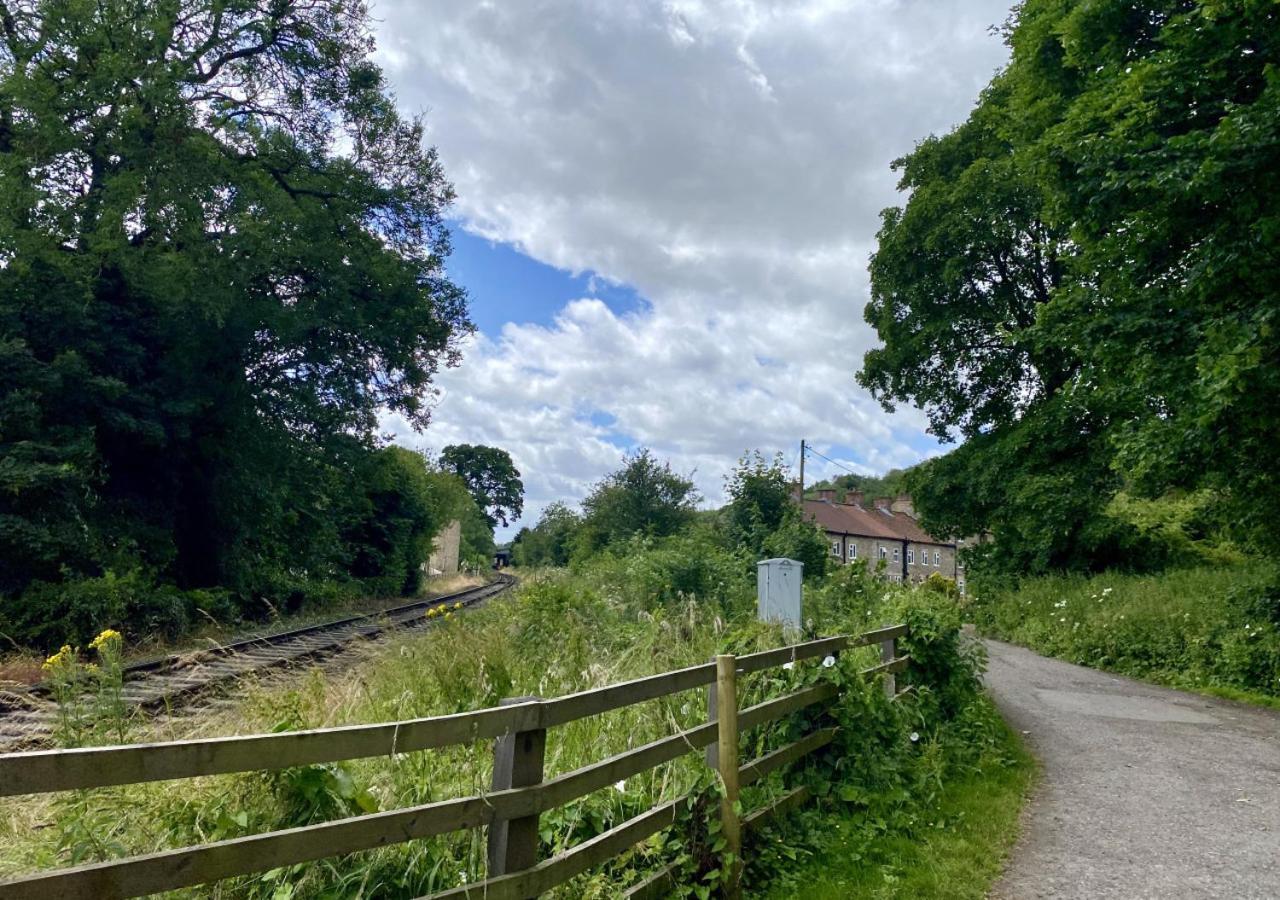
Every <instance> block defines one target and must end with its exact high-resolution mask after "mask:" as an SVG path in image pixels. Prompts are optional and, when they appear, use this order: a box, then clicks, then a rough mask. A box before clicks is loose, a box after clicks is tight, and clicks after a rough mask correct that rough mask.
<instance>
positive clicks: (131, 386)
mask: <svg viewBox="0 0 1280 900" xmlns="http://www.w3.org/2000/svg"><path fill="white" fill-rule="evenodd" d="M3 19H4V21H3V28H2V30H0V396H3V398H4V399H3V401H0V484H2V489H0V596H2V597H3V598H4V601H5V611H6V613H7V612H9V611H12V610H14V609H16V608H21V607H22V606H23V605H24V604H25V602H26V601H25V600H24V599H22V598H23V597H24V594H25V592H27V591H28V590H29V589H33V590H35V591H36V592H37V593H40V592H49V591H54V590H57V587H58V586H67V588H68V590H70V591H71V592H72V593H73V594H76V593H78V594H80V595H83V594H84V593H85V592H84V591H80V590H79V589H77V588H76V587H75V585H76V582H77V580H79V579H99V578H103V577H105V576H106V573H109V572H115V573H117V575H118V576H119V577H121V578H137V579H139V582H140V583H141V582H142V581H148V580H150V581H154V583H155V584H156V585H158V586H160V587H161V588H162V591H164V592H167V590H168V588H169V587H170V586H172V587H174V588H176V589H178V590H180V591H191V590H194V591H218V590H221V589H225V590H226V591H228V592H229V595H230V596H231V597H232V598H233V599H234V600H235V602H236V603H237V604H239V605H242V606H243V607H246V608H248V607H251V606H253V605H255V604H257V605H260V602H261V599H262V598H263V597H264V596H266V595H268V594H269V593H270V592H271V591H273V590H276V589H277V586H278V585H281V584H284V585H286V586H288V585H294V586H297V585H302V584H323V583H330V582H332V581H333V579H334V578H335V577H338V578H339V579H340V578H341V577H342V576H343V575H345V574H346V573H345V568H344V567H345V566H346V564H347V561H348V560H349V559H350V557H351V556H352V555H353V554H352V549H351V548H349V547H346V546H344V544H343V541H342V535H343V533H344V532H346V531H348V530H349V529H350V528H351V527H352V523H351V518H352V515H353V511H352V509H351V507H350V502H349V501H350V499H351V498H353V497H354V498H355V502H356V505H357V506H359V505H361V504H363V502H364V498H362V497H361V491H360V490H359V485H358V484H357V483H356V480H355V479H356V478H357V473H361V472H363V471H364V470H365V469H366V468H367V467H366V465H365V463H366V461H367V457H368V456H369V454H370V452H371V451H372V449H373V446H374V443H375V439H376V434H375V429H376V426H377V421H378V417H379V416H380V415H381V414H382V413H383V412H384V411H388V410H389V411H393V412H397V413H399V414H401V415H403V416H405V417H406V418H407V419H408V420H409V421H410V422H411V423H412V424H413V425H415V426H417V427H421V426H422V425H424V424H425V423H426V420H427V417H428V410H429V405H428V404H427V403H426V400H427V398H428V395H429V393H430V391H429V386H430V383H431V380H432V378H433V376H434V375H435V373H436V371H437V370H438V367H439V366H440V365H442V364H443V365H447V364H453V363H455V362H456V361H457V359H458V349H457V348H458V344H457V341H458V338H459V337H460V336H461V335H463V334H465V333H466V332H467V331H468V330H469V329H470V328H471V326H470V323H469V322H468V321H467V318H466V304H465V296H464V294H463V292H462V291H461V289H459V288H458V287H456V286H455V285H453V284H452V283H450V282H449V281H448V279H447V277H446V275H445V271H444V259H445V257H446V255H447V254H448V252H449V241H448V234H447V231H446V229H445V227H444V220H443V214H444V210H445V208H446V207H447V205H448V203H449V201H450V200H451V196H452V194H451V189H450V187H449V185H448V184H447V182H446V181H445V180H444V177H443V174H442V172H441V170H440V166H439V164H438V161H437V159H436V156H435V154H434V152H433V151H430V150H428V149H425V148H424V147H423V142H422V138H423V127H422V124H421V123H420V122H418V121H408V120H403V119H401V118H400V117H399V115H398V113H397V112H396V108H395V103H394V102H393V99H392V98H391V96H390V95H389V93H388V91H387V89H386V85H385V83H384V81H383V78H382V74H381V72H380V71H379V69H378V68H377V66H376V65H374V64H373V62H372V60H371V51H372V43H371V37H370V29H369V19H368V15H367V11H366V9H365V8H364V6H363V4H361V3H358V2H356V3H345V4H330V3H310V2H299V0H278V2H277V0H271V2H267V0H244V2H237V3H233V4H227V3H221V2H213V0H188V2H183V3H174V4H144V5H142V6H139V5H138V4H135V3H124V2H119V0H105V2H102V3H94V4H83V3H64V2H55V0H18V2H13V3H7V4H6V5H5V14H4V16H3ZM132 573H136V575H135V574H132ZM35 599H36V600H37V601H38V602H41V603H44V604H46V605H47V604H48V602H49V601H48V599H47V594H46V593H40V596H39V597H36V598H35ZM73 615H80V614H79V613H73ZM102 624H105V623H102ZM16 636H17V637H19V638H22V639H26V638H27V637H28V636H27V635H26V634H22V633H19V634H18V635H16Z"/></svg>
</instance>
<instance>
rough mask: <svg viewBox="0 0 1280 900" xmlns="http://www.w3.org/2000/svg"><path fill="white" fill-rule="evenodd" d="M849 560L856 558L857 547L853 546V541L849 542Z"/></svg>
mask: <svg viewBox="0 0 1280 900" xmlns="http://www.w3.org/2000/svg"><path fill="white" fill-rule="evenodd" d="M849 558H850V559H857V558H858V545H857V544H855V543H854V542H853V541H850V542H849Z"/></svg>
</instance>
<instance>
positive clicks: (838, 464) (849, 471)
mask: <svg viewBox="0 0 1280 900" xmlns="http://www.w3.org/2000/svg"><path fill="white" fill-rule="evenodd" d="M804 449H805V450H806V451H807V452H809V453H812V454H814V455H815V456H821V457H822V458H823V459H825V460H826V461H827V462H829V463H831V465H833V466H839V467H840V468H842V469H844V470H845V471H846V472H848V473H849V474H850V475H857V476H858V477H859V478H866V477H867V476H865V475H863V474H862V473H861V472H856V471H854V470H853V469H850V468H849V467H848V466H846V465H845V464H844V463H842V462H836V461H835V460H834V459H832V458H831V457H830V456H827V455H826V454H825V453H819V452H818V451H817V450H814V449H813V445H812V444H809V445H807V446H806V447H805V448H804Z"/></svg>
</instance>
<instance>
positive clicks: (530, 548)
mask: <svg viewBox="0 0 1280 900" xmlns="http://www.w3.org/2000/svg"><path fill="white" fill-rule="evenodd" d="M581 524H582V519H581V517H580V516H579V515H578V514H577V513H576V512H574V511H573V510H572V509H570V508H569V507H568V506H566V505H565V504H564V503H559V502H557V503H552V504H551V505H550V506H548V507H547V508H546V509H544V510H543V511H542V517H541V518H540V519H538V524H537V525H535V526H534V527H533V528H522V529H520V531H519V532H517V534H516V536H515V540H514V541H512V544H511V551H512V554H513V559H514V561H515V564H516V565H518V566H567V565H568V564H569V558H570V556H571V555H572V553H573V545H574V538H575V536H576V535H577V533H578V527H579V526H580V525H581Z"/></svg>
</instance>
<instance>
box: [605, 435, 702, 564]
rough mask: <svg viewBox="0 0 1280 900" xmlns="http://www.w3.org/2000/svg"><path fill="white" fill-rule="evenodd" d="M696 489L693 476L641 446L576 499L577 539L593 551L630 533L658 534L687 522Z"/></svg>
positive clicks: (696, 499) (672, 532)
mask: <svg viewBox="0 0 1280 900" xmlns="http://www.w3.org/2000/svg"><path fill="white" fill-rule="evenodd" d="M697 502H698V492H697V491H696V490H695V489H694V486H693V480H692V479H691V478H686V477H684V476H682V475H678V474H676V473H675V472H673V471H672V469H671V463H669V462H659V461H658V459H657V458H656V457H655V456H654V455H653V453H652V452H651V451H650V450H649V449H648V448H647V447H644V448H641V449H640V450H638V451H636V452H635V453H633V454H631V455H628V456H626V457H625V458H624V459H623V465H622V468H620V469H618V470H617V471H616V472H612V473H611V474H609V475H607V476H605V477H604V478H603V479H602V480H601V481H600V482H599V483H597V484H596V486H595V487H594V488H593V489H592V490H591V493H590V494H588V495H587V498H586V499H585V500H583V501H582V511H583V523H582V524H583V527H582V537H581V538H580V540H582V541H584V542H585V544H586V546H587V548H588V549H592V550H594V549H599V548H601V547H605V546H608V545H609V544H613V543H616V542H618V541H621V540H625V539H626V538H629V537H631V536H632V535H635V534H644V535H649V536H651V537H664V536H666V535H671V534H675V533H676V532H677V531H679V530H680V529H681V528H683V527H684V526H686V525H688V524H689V523H690V522H692V521H693V515H694V508H695V506H696V505H697Z"/></svg>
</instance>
